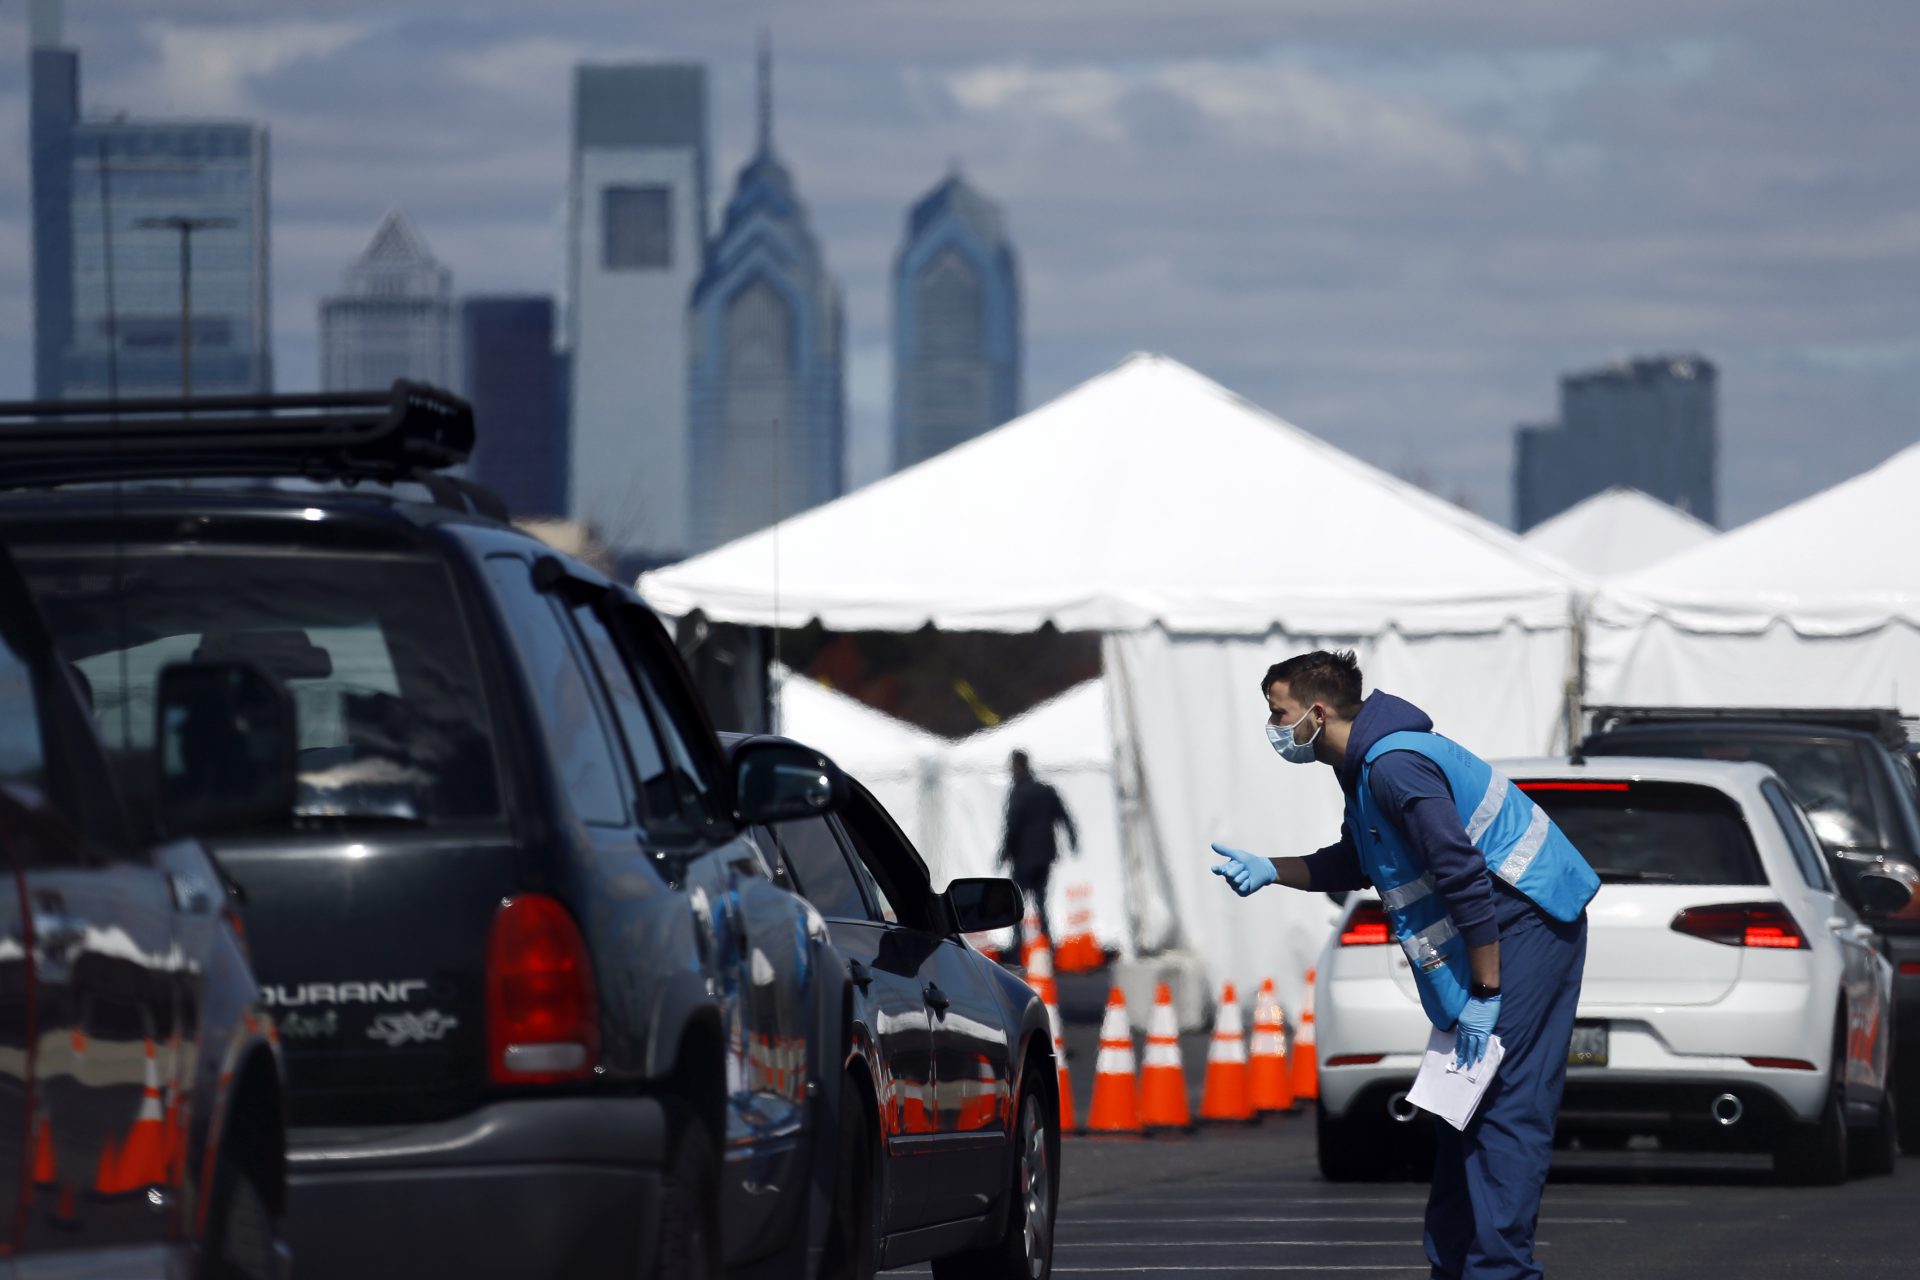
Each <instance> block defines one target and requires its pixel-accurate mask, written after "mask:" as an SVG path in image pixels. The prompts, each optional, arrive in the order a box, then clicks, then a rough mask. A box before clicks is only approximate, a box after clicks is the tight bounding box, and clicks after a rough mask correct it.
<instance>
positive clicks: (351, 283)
mask: <svg viewBox="0 0 1920 1280" xmlns="http://www.w3.org/2000/svg"><path fill="white" fill-rule="evenodd" d="M452 376H453V273H452V272H450V271H448V270H447V268H445V267H444V266H442V265H440V263H439V261H438V260H437V259H435V258H434V256H433V254H432V253H430V252H428V250H427V242H426V241H425V240H423V239H422V238H421V236H420V233H419V232H418V231H417V230H415V229H414V226H413V223H411V222H410V221H408V220H407V215H406V214H404V213H401V212H400V211H399V210H397V209H395V210H393V211H391V212H389V213H388V214H387V216H386V217H385V218H383V219H382V220H381V222H380V227H379V229H378V230H377V231H375V232H374V233H373V240H372V241H371V242H370V243H369V244H368V245H367V248H366V251H365V252H363V253H362V254H361V255H360V256H359V257H358V258H355V259H354V260H353V263H352V265H350V266H348V267H347V269H346V271H344V272H343V273H342V274H341V277H340V292H339V293H337V294H335V295H334V296H332V297H330V298H323V299H321V301H320V385H321V386H322V387H323V388H324V389H326V390H328V391H365V390H370V389H377V388H382V387H389V386H392V385H393V382H394V379H396V378H412V379H414V380H415V381H418V382H431V383H433V384H435V385H436V386H445V385H447V383H448V382H449V381H450V380H451V379H452Z"/></svg>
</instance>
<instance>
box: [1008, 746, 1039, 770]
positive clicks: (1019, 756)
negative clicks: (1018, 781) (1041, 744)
mask: <svg viewBox="0 0 1920 1280" xmlns="http://www.w3.org/2000/svg"><path fill="white" fill-rule="evenodd" d="M1007 762H1008V763H1009V764H1011V765H1012V766H1013V771H1014V772H1015V773H1030V772H1032V770H1033V766H1032V765H1031V764H1029V763H1028V762H1027V753H1026V752H1024V751H1016V752H1014V753H1013V754H1012V755H1011V756H1009V757H1007Z"/></svg>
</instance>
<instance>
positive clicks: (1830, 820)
mask: <svg viewBox="0 0 1920 1280" xmlns="http://www.w3.org/2000/svg"><path fill="white" fill-rule="evenodd" d="M1586 750H1587V754H1589V755H1608V756H1619V755H1635V756H1665V757H1668V758H1670V759H1676V758H1677V759H1685V760H1750V761H1753V762H1755V763H1758V764H1764V765H1766V766H1768V767H1769V768H1771V769H1772V770H1773V771H1774V772H1775V773H1777V774H1779V775H1780V778H1781V780H1782V781H1783V782H1785V783H1786V784H1787V788H1788V789H1789V790H1790V791H1792V792H1793V795H1794V799H1796V800H1798V801H1799V802H1800V807H1801V808H1803V809H1805V810H1806V811H1807V817H1808V819H1809V820H1810V821H1812V823H1813V830H1814V834H1816V835H1818V836H1819V837H1820V842H1821V843H1822V844H1824V845H1826V846H1827V847H1828V848H1829V849H1883V848H1885V847H1886V834H1885V833H1884V832H1883V831H1882V830H1881V829H1880V820H1879V817H1878V813H1877V811H1876V809H1875V806H1874V803H1873V792H1872V789H1871V784H1870V783H1869V781H1868V778H1869V772H1870V770H1871V768H1872V761H1870V760H1868V759H1867V758H1866V756H1865V754H1864V753H1863V751H1862V749H1861V747H1860V744H1858V743H1856V742H1850V741H1847V740H1845V739H1837V738H1825V739H1822V738H1790V737H1784V736H1782V737H1774V736H1765V737H1763V736H1761V735H1759V734H1754V735H1752V736H1747V737H1737V736H1733V735H1730V734H1728V735H1721V734H1715V735H1712V736H1707V735H1703V734H1693V733H1621V734H1606V735H1603V736H1601V737H1599V738H1595V739H1594V740H1593V741H1591V742H1589V743H1588V744H1587V748H1586Z"/></svg>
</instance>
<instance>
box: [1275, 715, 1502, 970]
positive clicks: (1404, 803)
mask: <svg viewBox="0 0 1920 1280" xmlns="http://www.w3.org/2000/svg"><path fill="white" fill-rule="evenodd" d="M1403 731H1408V732H1413V733H1431V732H1432V731H1433V721H1432V719H1431V718H1429V717H1428V715H1427V713H1426V712H1424V711H1422V710H1421V709H1420V708H1418V707H1416V706H1414V705H1413V704H1412V703H1411V702H1408V701H1406V700H1405V699H1403V698H1396V697H1394V696H1393V695H1392V694H1390V693H1381V692H1380V691H1379V690H1377V689H1376V690H1375V691H1374V692H1373V693H1372V694H1370V695H1368V697H1367V700H1366V701H1365V702H1364V703H1362V704H1361V706H1360V714H1359V715H1357V716H1355V717H1354V720H1353V729H1352V731H1351V732H1350V733H1349V734H1348V736H1347V758H1346V759H1345V760H1344V761H1342V762H1341V765H1340V789H1341V790H1342V791H1344V792H1346V794H1347V798H1348V799H1349V800H1351V799H1352V798H1353V791H1354V788H1355V787H1357V786H1359V785H1360V766H1361V764H1362V763H1363V762H1364V761H1365V760H1366V758H1367V752H1368V751H1370V750H1372V748H1373V745H1374V744H1375V743H1376V742H1378V741H1380V739H1382V738H1384V737H1386V736H1387V735H1388V734H1390V733H1400V732H1403ZM1372 786H1373V798H1374V800H1375V801H1376V802H1377V803H1378V804H1379V806H1380V812H1381V814H1382V816H1384V817H1385V818H1386V820H1387V821H1388V822H1391V823H1392V824H1393V825H1394V826H1395V827H1397V828H1398V829H1399V831H1400V834H1401V835H1402V836H1404V837H1405V838H1406V840H1407V843H1408V844H1409V845H1411V846H1412V847H1413V848H1415V849H1418V850H1419V851H1420V852H1421V853H1423V854H1425V855H1426V859H1427V867H1428V869H1429V870H1430V871H1431V872H1432V873H1433V881H1434V885H1435V887H1436V888H1437V889H1438V890H1439V893H1440V898H1441V900H1442V901H1444V902H1445V903H1446V904H1447V912H1448V914H1449V915H1451V916H1452V917H1453V927H1454V928H1456V929H1458V930H1459V931H1460V936H1461V938H1463V939H1464V940H1465V941H1466V944H1467V945H1468V946H1470V947H1478V946H1484V945H1485V944H1486V943H1489V942H1498V941H1499V940H1500V929H1501V925H1502V924H1503V923H1505V922H1506V921H1507V920H1508V919H1510V918H1512V917H1513V916H1514V915H1516V914H1517V913H1521V912H1524V911H1525V910H1526V909H1528V908H1529V907H1531V905H1532V904H1531V903H1529V902H1528V901H1527V899H1526V898H1525V897H1523V896H1522V895H1520V894H1519V893H1514V892H1509V893H1502V894H1499V895H1498V897H1497V898H1496V894H1495V886H1494V878H1493V877H1492V876H1491V875H1489V874H1488V873H1487V862H1486V859H1485V858H1483V857H1481V856H1480V851H1479V850H1478V849H1476V848H1474V847H1473V842H1472V841H1470V840H1468V839H1467V832H1466V828H1465V827H1464V826H1463V825H1462V824H1461V822H1460V811H1459V809H1458V808H1456V807H1455V805H1454V802H1453V791H1452V790H1451V789H1450V788H1449V787H1448V786H1447V777H1446V775H1445V774H1443V773H1441V772H1440V766H1439V765H1437V764H1435V763H1434V762H1433V761H1431V760H1429V759H1427V758H1426V757H1425V756H1423V755H1421V754H1420V753H1419V752H1417V751H1389V752H1387V753H1386V754H1385V755H1383V756H1381V757H1380V758H1379V759H1378V760H1375V761H1374V762H1373V780H1372ZM1304 861H1305V862H1306V864H1307V875H1308V877H1309V887H1310V888H1312V889H1314V890H1315V891H1317V892H1321V893H1340V892H1343V891H1345V890H1349V889H1363V888H1366V887H1367V885H1368V881H1367V876H1366V872H1364V871H1362V870H1361V869H1360V855H1359V851H1358V850H1356V849H1355V848H1354V845H1353V832H1352V831H1351V830H1349V829H1348V827H1347V826H1346V825H1345V824H1344V823H1343V824H1342V825H1341V827H1340V840H1339V842H1338V843H1337V844H1330V845H1328V846H1327V847H1326V848H1324V849H1320V850H1318V851H1316V852H1314V853H1310V854H1308V855H1307V856H1306V858H1305V859H1304ZM1496 907H1497V908H1498V910H1496Z"/></svg>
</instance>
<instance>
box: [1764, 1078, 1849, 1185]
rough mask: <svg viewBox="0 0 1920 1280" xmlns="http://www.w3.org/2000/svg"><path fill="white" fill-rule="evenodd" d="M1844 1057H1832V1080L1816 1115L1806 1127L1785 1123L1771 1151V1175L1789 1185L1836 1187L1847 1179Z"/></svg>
mask: <svg viewBox="0 0 1920 1280" xmlns="http://www.w3.org/2000/svg"><path fill="white" fill-rule="evenodd" d="M1844 1061H1845V1059H1844V1057H1842V1056H1841V1055H1838V1054H1836V1055H1835V1057H1834V1068H1833V1070H1834V1078H1833V1080H1832V1081H1831V1083H1829V1084H1828V1086H1827V1101H1826V1104H1825V1105H1824V1106H1822V1107H1821V1108H1820V1116H1819V1118H1818V1119H1817V1120H1814V1121H1812V1122H1810V1123H1808V1124H1795V1123H1792V1122H1788V1124H1787V1127H1786V1130H1785V1131H1784V1132H1783V1133H1782V1134H1781V1135H1780V1140H1779V1142H1778V1143H1776V1144H1775V1146H1774V1149H1773V1176H1774V1177H1775V1178H1777V1179H1778V1180H1779V1181H1781V1182H1784V1183H1787V1184H1788V1185H1790V1186H1800V1187H1837V1186H1839V1185H1840V1184H1841V1183H1843V1182H1845V1181H1846V1180H1847V1113H1846V1102H1845V1094H1844V1093H1843V1091H1842V1088H1841V1083H1840V1074H1839V1073H1840V1067H1841V1063H1843V1062H1844Z"/></svg>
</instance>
